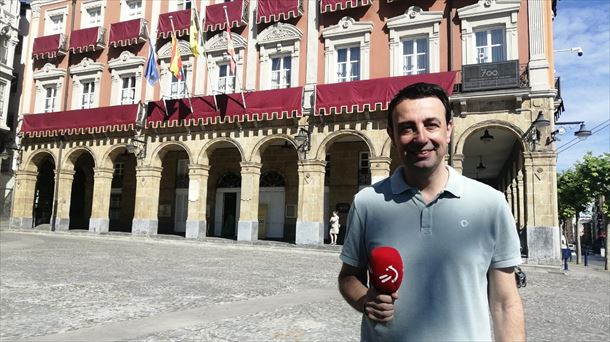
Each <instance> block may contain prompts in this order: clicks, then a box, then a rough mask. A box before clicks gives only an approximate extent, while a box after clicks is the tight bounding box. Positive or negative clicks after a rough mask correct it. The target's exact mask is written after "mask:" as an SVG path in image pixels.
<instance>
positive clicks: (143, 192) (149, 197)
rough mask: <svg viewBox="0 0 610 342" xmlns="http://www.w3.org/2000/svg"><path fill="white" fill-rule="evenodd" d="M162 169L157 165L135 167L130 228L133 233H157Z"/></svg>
mask: <svg viewBox="0 0 610 342" xmlns="http://www.w3.org/2000/svg"><path fill="white" fill-rule="evenodd" d="M162 170H163V168H161V167H157V166H138V167H136V201H135V208H134V213H133V225H132V228H131V233H132V234H134V235H136V234H144V235H157V230H158V228H159V220H158V213H157V212H158V209H159V186H160V185H161V171H162Z"/></svg>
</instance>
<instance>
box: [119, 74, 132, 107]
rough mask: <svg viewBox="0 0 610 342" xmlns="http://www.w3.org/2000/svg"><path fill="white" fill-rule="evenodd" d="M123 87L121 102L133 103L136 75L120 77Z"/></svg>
mask: <svg viewBox="0 0 610 342" xmlns="http://www.w3.org/2000/svg"><path fill="white" fill-rule="evenodd" d="M121 79H122V81H123V87H122V88H121V104H133V103H135V100H136V77H135V76H127V77H122V78H121Z"/></svg>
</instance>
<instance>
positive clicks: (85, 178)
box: [70, 153, 95, 229]
mask: <svg viewBox="0 0 610 342" xmlns="http://www.w3.org/2000/svg"><path fill="white" fill-rule="evenodd" d="M94 164H95V162H94V161H93V157H92V156H91V154H89V153H82V154H81V155H80V156H79V157H78V158H77V159H76V161H75V162H74V178H73V180H72V191H71V196H70V229H88V228H89V219H90V218H91V206H92V205H93V167H94Z"/></svg>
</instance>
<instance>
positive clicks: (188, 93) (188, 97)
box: [169, 15, 193, 114]
mask: <svg viewBox="0 0 610 342" xmlns="http://www.w3.org/2000/svg"><path fill="white" fill-rule="evenodd" d="M172 18H173V17H172V16H171V15H170V16H169V22H170V24H172V39H175V40H176V49H178V51H180V48H179V47H178V40H177V39H176V32H175V31H176V29H175V28H174V20H173V19H172ZM180 58H182V55H180ZM170 63H171V59H170ZM180 74H181V75H182V77H183V78H184V88H186V95H187V97H186V98H187V100H189V106H190V107H191V114H193V103H192V102H191V91H190V90H189V86H188V84H187V82H186V76H185V75H184V68H180Z"/></svg>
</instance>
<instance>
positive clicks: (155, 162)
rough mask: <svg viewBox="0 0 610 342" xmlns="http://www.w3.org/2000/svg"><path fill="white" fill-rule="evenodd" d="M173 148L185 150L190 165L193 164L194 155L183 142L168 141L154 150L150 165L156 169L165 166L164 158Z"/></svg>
mask: <svg viewBox="0 0 610 342" xmlns="http://www.w3.org/2000/svg"><path fill="white" fill-rule="evenodd" d="M172 146H178V147H180V148H181V149H182V150H184V151H185V152H186V154H187V155H188V157H189V163H193V160H194V159H193V153H192V152H191V150H190V149H189V148H188V147H187V146H186V144H185V143H183V142H182V141H166V142H164V143H162V144H161V145H159V146H157V148H155V149H154V150H153V152H152V154H151V157H150V165H151V166H156V167H161V166H162V164H163V163H162V161H163V157H164V156H165V154H166V153H167V152H169V151H170V150H171V147H172Z"/></svg>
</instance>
